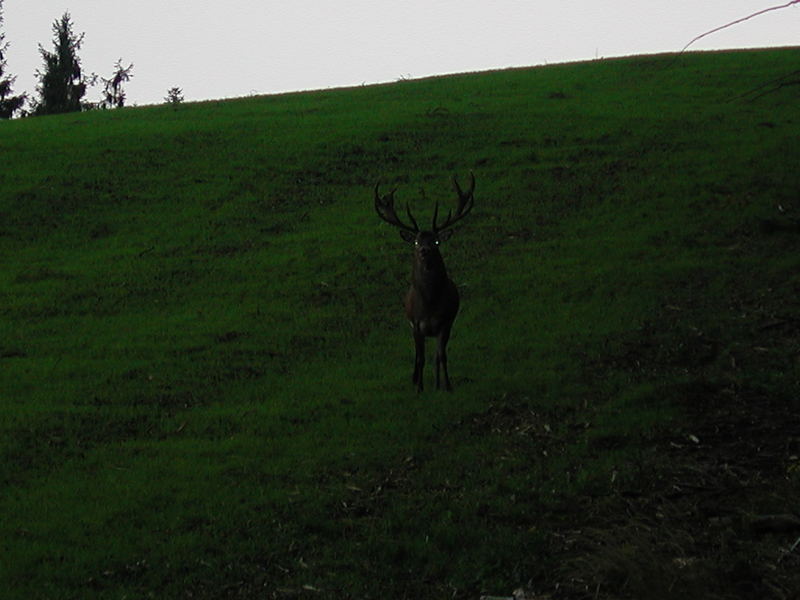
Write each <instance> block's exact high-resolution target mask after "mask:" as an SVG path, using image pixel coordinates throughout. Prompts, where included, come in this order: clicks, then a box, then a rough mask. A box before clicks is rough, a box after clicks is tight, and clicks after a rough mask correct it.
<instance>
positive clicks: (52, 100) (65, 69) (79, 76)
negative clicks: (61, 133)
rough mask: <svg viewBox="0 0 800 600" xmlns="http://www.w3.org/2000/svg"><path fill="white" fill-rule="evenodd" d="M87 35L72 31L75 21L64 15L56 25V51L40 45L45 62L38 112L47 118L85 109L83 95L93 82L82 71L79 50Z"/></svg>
mask: <svg viewBox="0 0 800 600" xmlns="http://www.w3.org/2000/svg"><path fill="white" fill-rule="evenodd" d="M83 35H84V34H80V35H76V34H75V32H74V31H73V29H72V18H71V17H70V15H69V13H68V12H67V13H64V16H62V17H61V19H59V20H57V21H56V22H55V23H53V51H52V52H50V51H48V50H45V49H44V48H43V47H42V46H41V45H39V52H40V54H41V55H42V59H43V60H44V72H41V71H37V73H36V75H37V77H38V78H39V86H38V87H37V88H36V91H37V92H38V93H39V100H38V102H37V104H36V108H35V110H34V113H35V114H37V115H47V114H55V113H67V112H77V111H80V110H83V109H84V108H85V105H84V104H83V102H82V100H83V96H84V95H85V94H86V88H87V85H88V84H89V80H87V78H86V77H85V76H84V75H83V72H82V71H81V61H80V58H79V57H78V50H80V48H81V45H82V44H83Z"/></svg>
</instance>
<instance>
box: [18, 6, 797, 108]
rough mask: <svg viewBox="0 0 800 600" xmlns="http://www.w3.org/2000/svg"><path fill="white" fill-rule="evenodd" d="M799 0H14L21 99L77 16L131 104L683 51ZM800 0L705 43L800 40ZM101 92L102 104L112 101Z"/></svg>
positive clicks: (97, 63) (98, 69) (86, 59)
mask: <svg viewBox="0 0 800 600" xmlns="http://www.w3.org/2000/svg"><path fill="white" fill-rule="evenodd" d="M787 1H788V0H618V1H602V0H594V1H592V0H568V1H564V2H556V1H550V2H544V1H537V0H492V1H491V2H490V1H488V0H486V1H484V2H473V1H471V0H396V1H388V0H337V1H325V0H226V1H223V2H205V1H203V0H199V1H198V0H138V1H124V2H114V1H110V0H5V1H4V3H3V4H4V17H5V23H4V31H5V34H6V41H7V42H10V44H11V46H10V48H9V52H8V56H7V59H8V67H7V74H11V75H16V76H17V81H16V84H15V86H14V91H15V93H21V92H23V91H25V92H28V93H29V94H34V92H35V88H36V78H35V77H34V73H35V71H36V70H37V69H41V67H42V59H41V56H40V55H39V51H38V45H39V44H42V45H43V46H45V47H46V48H47V49H51V48H52V45H53V42H52V39H53V33H52V25H53V22H54V21H55V20H56V19H58V18H59V17H60V16H61V15H62V14H63V13H64V12H65V11H69V12H70V14H71V15H72V19H73V22H74V24H75V31H76V32H77V33H81V32H83V33H85V34H86V37H85V40H84V45H83V48H82V49H81V51H80V53H79V56H80V57H81V59H82V61H83V67H84V70H85V71H86V72H95V73H98V74H99V75H101V76H105V77H110V75H111V73H112V72H113V68H114V63H115V62H116V60H117V59H119V58H122V60H123V62H124V63H125V64H126V65H127V64H128V63H134V65H135V66H134V69H133V79H132V80H131V81H130V82H129V83H128V85H127V87H126V90H127V93H128V103H129V104H153V103H160V102H162V101H163V98H164V96H165V95H166V93H167V90H168V89H169V88H171V87H174V86H177V87H180V88H181V89H182V90H183V92H184V96H185V98H186V100H204V99H216V98H230V97H239V96H247V95H251V94H269V93H275V92H283V91H292V90H303V89H320V88H328V87H341V86H351V85H361V84H363V83H375V82H385V81H394V80H397V79H400V78H401V77H403V78H417V77H423V76H427V75H434V74H443V73H456V72H464V71H481V70H487V69H496V68H503V67H512V66H527V65H539V64H545V63H558V62H568V61H575V60H586V59H595V58H602V57H606V58H608V57H613V56H624V55H630V54H650V53H656V52H676V51H679V50H680V49H681V48H683V46H684V45H686V43H687V42H688V41H689V40H691V39H692V38H694V37H695V36H696V35H699V34H701V33H703V32H705V31H708V30H710V29H713V28H715V27H717V26H720V25H723V24H725V23H728V22H730V21H733V20H735V19H738V18H740V17H743V16H746V15H748V14H751V13H754V12H756V11H759V10H761V9H764V8H768V7H770V6H774V5H780V4H784V3H786V2H787ZM799 24H800V5H795V6H792V7H790V8H786V9H783V10H778V11H773V12H770V13H768V14H765V15H763V16H760V17H757V18H755V19H751V20H749V21H747V22H745V23H742V24H739V25H737V26H735V27H732V28H729V29H727V30H725V31H721V32H719V33H716V34H714V35H712V36H708V37H707V38H704V39H703V40H701V41H699V42H698V43H697V44H695V45H693V46H692V48H691V49H692V50H704V49H719V48H752V47H766V46H787V45H800V27H798V25H799ZM99 98H100V90H99V88H95V89H93V90H91V91H90V92H89V93H88V95H87V99H88V100H99Z"/></svg>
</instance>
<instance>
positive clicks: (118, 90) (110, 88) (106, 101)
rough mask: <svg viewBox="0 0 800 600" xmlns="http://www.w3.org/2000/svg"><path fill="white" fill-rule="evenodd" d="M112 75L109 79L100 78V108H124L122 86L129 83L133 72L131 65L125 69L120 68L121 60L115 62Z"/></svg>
mask: <svg viewBox="0 0 800 600" xmlns="http://www.w3.org/2000/svg"><path fill="white" fill-rule="evenodd" d="M114 69H115V70H114V75H113V76H112V77H111V79H106V78H105V77H101V78H100V79H102V80H103V86H104V89H103V100H102V102H100V107H101V108H122V107H123V106H125V90H123V89H122V84H123V83H126V82H128V81H130V79H131V77H133V75H131V71H132V70H133V63H131V64H129V65H128V66H127V67H123V66H122V59H121V58H120V59H119V60H118V61H117V64H115V65H114Z"/></svg>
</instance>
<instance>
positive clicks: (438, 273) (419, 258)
mask: <svg viewBox="0 0 800 600" xmlns="http://www.w3.org/2000/svg"><path fill="white" fill-rule="evenodd" d="M453 181H454V184H455V188H456V191H457V192H458V195H459V205H458V208H457V210H456V214H455V215H453V214H452V213H450V214H449V215H448V217H447V219H446V220H445V222H444V223H443V224H439V223H437V217H438V213H439V206H438V204H437V205H436V210H435V211H434V217H433V226H432V231H420V229H419V226H418V225H417V222H416V220H415V219H414V217H413V216H412V214H411V211H410V210H409V209H408V206H406V212H407V213H408V217H409V219H410V220H411V222H412V223H413V226H411V225H406V224H405V223H403V222H402V221H400V219H399V218H398V217H397V214H396V213H395V210H394V191H392V192H390V193H389V194H387V195H386V196H383V197H381V196H380V194H379V192H378V187H379V186H377V185H376V186H375V209H376V211H377V212H378V215H379V216H380V217H381V218H382V219H383V220H385V221H386V222H388V223H390V224H391V225H394V226H395V227H398V228H399V229H400V235H401V236H402V237H403V239H404V240H406V241H407V242H411V243H413V244H414V262H413V267H412V271H411V287H409V289H408V292H407V293H406V297H405V312H406V317H407V318H408V320H409V322H410V324H411V329H412V332H413V335H414V347H415V351H416V356H415V359H414V374H413V376H412V381H413V383H414V384H415V385H416V387H417V391H418V392H421V391H422V389H423V377H422V374H423V368H424V366H425V338H426V337H435V338H436V340H437V344H436V363H435V364H436V387H437V389H438V388H440V387H441V376H440V375H441V373H443V374H444V387H445V389H446V390H448V391H450V390H452V385H451V383H450V375H449V373H448V371H447V342H448V340H449V339H450V330H451V328H452V326H453V321H454V320H455V318H456V315H457V314H458V308H459V304H460V299H459V296H458V288H457V287H456V285H455V283H453V281H452V280H451V279H450V278H449V277H448V275H447V269H446V268H445V265H444V259H443V258H442V255H441V253H440V252H439V242H442V241H445V240H447V239H448V238H449V237H450V235H451V233H452V231H450V230H448V229H447V228H448V227H450V226H452V225H453V224H455V223H456V222H457V221H458V220H460V219H461V218H462V217H464V216H466V214H467V213H468V212H469V211H470V210H471V209H472V193H473V191H474V189H475V178H474V176H473V177H472V184H471V186H470V189H469V191H468V192H466V193H465V192H463V191H462V190H461V188H460V187H459V185H458V182H457V181H456V180H455V178H454V179H453Z"/></svg>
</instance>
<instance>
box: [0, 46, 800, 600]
mask: <svg viewBox="0 0 800 600" xmlns="http://www.w3.org/2000/svg"><path fill="white" fill-rule="evenodd" d="M798 60H800V50H797V49H785V50H773V51H754V52H733V53H713V54H687V55H682V56H680V57H677V58H676V57H674V56H652V57H638V58H631V59H625V60H611V61H598V62H591V63H582V64H570V65H560V66H552V67H545V68H535V69H521V70H509V71H499V72H491V73H480V74H469V75H460V76H452V77H444V78H434V79H427V80H421V81H401V82H398V83H396V84H392V85H383V86H373V87H363V88H355V89H342V90H331V91H323V92H314V93H304V94H291V95H283V96H272V97H257V98H248V99H242V100H235V101H226V102H207V103H202V104H187V105H180V106H178V107H169V106H157V107H145V108H136V109H123V110H114V111H106V112H92V113H85V114H77V115H66V116H60V117H40V118H33V119H25V120H16V121H11V122H6V123H0V151H1V152H2V156H3V157H4V159H3V162H4V165H3V169H2V170H0V255H2V256H3V265H4V267H3V269H2V270H0V402H1V403H2V406H1V407H0V408H2V415H3V417H2V418H1V419H0V429H1V430H2V435H1V436H0V598H3V599H6V598H7V599H20V600H21V599H32V598H42V599H45V598H46V599H51V598H53V599H61V598H63V599H73V598H74V599H78V598H81V599H82V598H104V599H105V598H108V599H119V600H121V599H123V598H131V599H132V598H150V597H152V598H164V599H172V598H176V599H177V598H208V599H217V598H292V597H308V598H322V597H324V598H359V599H362V598H364V599H365V598H376V599H377V598H380V599H388V598H391V599H401V598H465V599H466V598H471V599H474V600H477V598H479V597H480V596H481V595H482V594H491V595H501V596H510V595H511V593H512V591H513V590H515V589H517V588H520V587H523V588H525V589H527V590H528V595H529V597H530V598H535V599H537V600H539V599H545V598H620V597H629V598H753V597H764V598H769V597H774V598H790V597H796V596H792V594H796V590H797V589H799V587H800V550H797V549H795V550H790V548H791V546H792V544H793V542H794V541H795V540H796V539H797V536H798V535H800V532H798V531H797V523H795V522H794V521H793V520H792V519H793V518H796V517H797V516H798V513H800V508H798V505H797V498H798V493H800V459H799V458H798V456H799V455H800V397H799V394H798V392H800V378H798V371H799V370H800V342H798V334H800V315H798V304H797V298H798V292H800V268H799V267H800V253H798V241H799V240H800V237H798V230H800V224H799V223H800V200H799V199H798V191H800V171H798V168H797V166H798V164H800V143H798V140H800V112H798V100H799V98H798V89H800V88H798V87H797V86H792V85H787V86H783V87H780V88H779V89H776V90H774V91H772V92H771V93H767V94H765V95H763V96H759V97H755V96H756V94H754V93H753V94H748V92H750V91H751V90H754V89H756V88H757V87H758V86H761V85H762V84H764V83H766V82H769V81H772V80H775V79H776V78H779V77H782V76H784V75H785V74H786V73H789V72H791V71H794V70H796V66H797V62H798ZM470 170H473V171H474V173H475V176H476V179H477V188H476V193H475V198H476V200H475V209H474V211H473V212H472V214H471V215H470V216H469V217H468V218H467V219H466V220H465V221H463V224H462V225H460V226H459V228H458V230H457V231H456V233H455V235H454V236H453V238H452V239H451V240H449V241H448V242H447V244H446V245H443V254H444V256H445V260H446V262H447V265H448V269H449V271H450V274H451V277H452V278H453V279H454V280H455V281H456V282H457V283H458V285H459V289H460V292H461V296H462V311H461V313H460V315H459V317H458V319H457V320H456V323H455V326H454V330H453V337H452V339H451V342H450V347H449V354H450V374H451V377H452V379H453V384H454V387H455V391H454V392H453V393H451V394H448V393H445V392H436V391H433V390H432V388H433V386H432V385H431V381H432V380H431V377H432V373H431V371H432V370H431V363H432V360H431V359H432V354H429V361H428V368H427V370H426V374H427V376H428V380H427V382H426V384H427V385H426V391H425V392H424V393H422V394H420V395H417V394H416V393H415V392H414V388H413V386H412V384H411V371H412V361H413V345H412V341H411V335H410V331H409V328H408V326H407V324H406V323H405V318H404V316H403V315H402V310H401V307H400V304H401V298H402V295H403V293H404V290H405V287H406V286H407V281H408V277H409V273H410V267H411V264H410V260H411V258H410V250H409V248H408V247H407V246H406V245H405V243H404V242H403V241H402V240H401V239H400V237H399V236H398V235H397V233H396V232H395V231H393V230H392V229H391V228H390V227H388V226H386V225H385V224H383V223H381V222H380V220H379V219H378V217H377V215H376V214H375V212H374V210H373V207H372V187H373V186H374V184H375V182H376V181H377V180H378V179H379V178H380V179H381V180H382V181H383V182H385V184H386V185H387V186H395V185H396V186H398V187H399V190H398V192H397V197H398V201H399V202H400V203H401V204H402V203H404V202H406V201H408V202H409V203H410V204H411V206H412V208H413V210H414V212H415V214H417V215H418V216H420V218H421V219H423V220H425V221H427V220H428V219H430V216H429V215H430V214H431V213H432V209H433V203H434V201H435V200H436V199H438V200H440V202H441V203H442V204H443V205H448V206H452V205H453V204H454V202H455V194H454V193H453V190H452V187H451V184H450V178H451V177H452V175H453V174H458V175H459V176H461V177H462V179H463V178H465V177H466V176H467V174H468V172H469V171H470ZM429 350H430V351H432V348H430V347H429Z"/></svg>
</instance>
